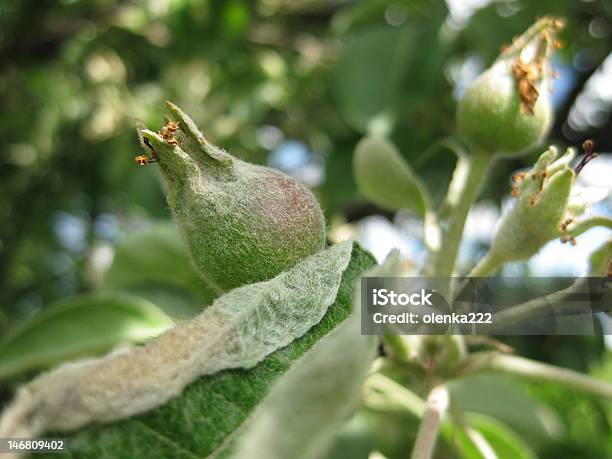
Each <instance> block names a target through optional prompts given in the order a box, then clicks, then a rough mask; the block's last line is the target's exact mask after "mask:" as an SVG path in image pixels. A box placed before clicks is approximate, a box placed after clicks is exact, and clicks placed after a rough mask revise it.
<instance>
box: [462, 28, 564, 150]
mask: <svg viewBox="0 0 612 459" xmlns="http://www.w3.org/2000/svg"><path fill="white" fill-rule="evenodd" d="M559 27H561V23H560V21H558V20H556V19H553V18H548V17H547V18H543V19H541V20H539V21H538V22H537V23H535V24H534V25H533V26H532V27H531V28H530V29H529V30H527V31H526V32H525V33H524V34H523V35H522V36H520V37H518V38H515V39H514V41H513V44H512V45H511V46H509V47H507V48H506V49H505V50H504V51H503V52H502V54H501V55H500V56H499V57H498V58H497V60H496V61H495V62H494V63H493V65H492V66H491V67H490V68H489V69H488V70H486V71H485V72H484V73H483V74H482V75H480V76H479V77H478V78H477V79H476V80H475V81H474V83H472V85H471V86H470V87H469V88H468V90H467V91H466V93H465V95H464V97H463V99H462V100H461V101H460V102H459V105H458V107H457V132H458V134H459V135H460V136H461V137H462V138H463V139H464V140H465V141H466V142H468V143H469V144H471V145H473V146H474V147H476V148H478V149H480V150H484V151H486V152H489V153H491V154H493V153H497V154H502V155H514V154H518V153H521V152H523V151H524V150H526V149H528V148H529V147H532V146H534V145H536V144H538V143H540V142H541V141H542V139H543V138H544V136H545V135H546V134H547V133H548V131H549V129H550V126H551V123H552V104H551V100H550V96H549V87H550V71H549V70H548V68H547V67H548V66H547V61H548V59H549V57H550V51H551V49H552V48H553V47H555V46H556V42H555V41H554V38H553V33H554V31H555V30H556V29H558V28H559Z"/></svg>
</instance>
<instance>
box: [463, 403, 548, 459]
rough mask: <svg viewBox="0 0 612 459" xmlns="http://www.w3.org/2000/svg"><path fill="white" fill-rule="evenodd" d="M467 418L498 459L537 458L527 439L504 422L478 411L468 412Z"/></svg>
mask: <svg viewBox="0 0 612 459" xmlns="http://www.w3.org/2000/svg"><path fill="white" fill-rule="evenodd" d="M466 420H467V423H468V425H469V426H470V427H471V428H472V429H474V430H475V431H476V432H477V433H478V434H480V435H482V437H484V440H486V442H487V443H488V445H489V446H490V447H491V449H493V451H495V454H496V455H497V458H498V459H536V458H537V456H536V454H535V453H534V452H533V450H532V449H531V447H530V446H529V445H528V444H527V443H526V442H525V440H523V439H522V438H521V437H519V436H518V435H517V433H516V432H514V431H513V430H512V429H511V428H510V427H508V426H507V425H505V424H504V423H503V422H501V421H498V420H496V419H494V418H492V417H489V416H484V415H482V414H477V413H466ZM478 434H477V435H478ZM483 457H486V456H483Z"/></svg>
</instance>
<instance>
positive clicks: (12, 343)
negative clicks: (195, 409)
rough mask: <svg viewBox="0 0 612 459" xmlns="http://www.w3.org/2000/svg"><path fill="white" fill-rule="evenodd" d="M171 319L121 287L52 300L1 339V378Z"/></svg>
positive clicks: (158, 328)
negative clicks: (127, 293) (115, 290)
mask: <svg viewBox="0 0 612 459" xmlns="http://www.w3.org/2000/svg"><path fill="white" fill-rule="evenodd" d="M173 324H174V323H173V321H172V320H171V319H170V318H169V317H168V316H166V315H165V314H164V313H163V312H162V311H160V310H159V309H158V308H157V307H156V306H155V305H153V304H152V303H150V302H149V301H147V300H145V299H143V298H137V297H134V296H128V295H124V294H118V293H99V294H91V295H81V296H75V297H72V298H68V299H66V300H62V301H59V302H57V303H54V304H51V305H49V306H48V307H47V308H46V309H45V310H44V311H43V312H42V313H40V314H38V315H37V316H35V317H34V318H32V319H31V320H29V321H27V322H25V323H24V324H23V325H22V326H20V327H18V328H17V329H15V330H14V331H13V333H11V334H10V335H9V336H7V337H6V338H5V339H4V340H3V341H2V343H1V344H0V379H4V378H7V377H9V376H14V375H16V374H18V373H21V372H24V371H28V370H33V369H40V368H45V367H48V366H51V365H53V364H57V363H59V362H63V361H66V360H69V359H74V358H76V357H82V356H86V355H94V354H99V353H102V352H105V351H107V350H109V349H111V348H112V347H114V346H115V345H117V344H119V343H125V342H142V341H144V340H146V339H148V338H150V337H152V336H156V335H159V334H160V333H162V332H163V331H165V330H166V329H168V328H170V327H171V326H172V325H173Z"/></svg>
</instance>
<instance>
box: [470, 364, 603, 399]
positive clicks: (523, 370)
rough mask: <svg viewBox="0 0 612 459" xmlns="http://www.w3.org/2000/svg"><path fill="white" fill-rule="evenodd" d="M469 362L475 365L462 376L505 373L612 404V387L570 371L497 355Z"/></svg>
mask: <svg viewBox="0 0 612 459" xmlns="http://www.w3.org/2000/svg"><path fill="white" fill-rule="evenodd" d="M468 360H472V361H473V363H474V365H470V364H469V362H466V365H464V366H463V370H462V371H461V373H462V374H466V373H471V372H475V371H487V370H496V371H502V372H505V373H509V374H515V375H518V376H522V377H525V378H529V379H533V380H535V381H547V382H553V383H557V384H562V385H564V386H567V387H569V388H572V389H575V390H577V391H580V392H584V393H587V394H592V395H597V396H599V397H603V398H606V399H608V400H612V384H610V383H608V382H605V381H601V380H598V379H595V378H592V377H590V376H587V375H584V374H582V373H578V372H577V371H573V370H568V369H567V368H561V367H557V366H554V365H549V364H546V363H541V362H536V361H535V360H530V359H526V358H524V357H517V356H514V355H507V354H499V353H496V352H477V353H474V354H472V355H471V356H470V357H469V358H468Z"/></svg>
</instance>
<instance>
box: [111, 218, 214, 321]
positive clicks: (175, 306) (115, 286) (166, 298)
mask: <svg viewBox="0 0 612 459" xmlns="http://www.w3.org/2000/svg"><path fill="white" fill-rule="evenodd" d="M101 288H102V289H104V290H114V291H116V290H121V291H126V292H129V293H132V294H134V293H137V294H138V295H141V296H144V297H146V298H147V299H149V300H151V301H152V302H154V303H155V304H156V305H157V306H159V307H160V308H162V309H163V310H164V312H166V313H167V314H169V315H170V316H172V317H174V318H178V319H183V318H187V317H190V316H193V315H195V314H197V313H198V312H199V311H201V310H202V307H203V306H205V305H208V304H210V303H211V302H212V301H213V300H214V299H215V298H216V297H217V296H218V295H217V294H216V293H215V291H214V290H213V289H212V288H210V287H209V286H208V285H207V284H206V283H205V281H204V280H203V279H202V278H201V277H200V275H199V274H198V272H197V271H196V270H195V268H194V267H193V265H192V263H191V260H190V259H189V255H188V253H187V249H186V247H185V244H184V243H183V241H182V239H181V235H180V234H179V231H178V229H177V227H176V225H175V224H167V223H163V224H161V223H160V224H156V225H153V226H152V227H150V228H147V229H145V230H142V231H140V232H133V233H130V234H129V235H127V236H126V237H125V238H123V239H122V240H121V241H120V242H119V243H118V244H117V246H116V248H115V254H114V258H113V263H112V265H111V267H110V268H109V270H108V271H107V272H106V273H105V275H104V278H103V280H102V285H101ZM174 298H176V299H177V301H176V302H174V301H172V300H173V299H174Z"/></svg>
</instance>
